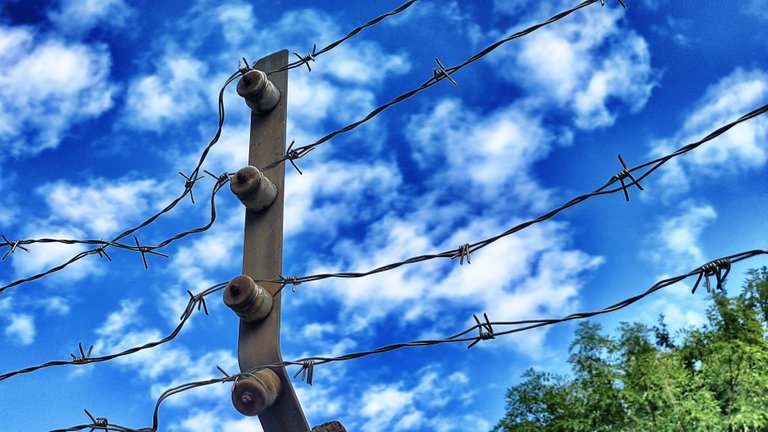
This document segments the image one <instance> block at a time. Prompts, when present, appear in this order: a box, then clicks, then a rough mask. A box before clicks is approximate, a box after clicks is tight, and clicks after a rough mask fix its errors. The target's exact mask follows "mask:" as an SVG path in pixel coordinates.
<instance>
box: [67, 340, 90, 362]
mask: <svg viewBox="0 0 768 432" xmlns="http://www.w3.org/2000/svg"><path fill="white" fill-rule="evenodd" d="M77 346H78V347H79V348H80V357H78V356H76V355H74V354H70V355H71V356H72V364H83V363H88V360H89V359H90V358H91V352H93V345H91V347H90V348H88V354H86V353H85V351H83V344H82V342H78V344H77Z"/></svg>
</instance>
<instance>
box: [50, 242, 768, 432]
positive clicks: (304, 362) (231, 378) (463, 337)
mask: <svg viewBox="0 0 768 432" xmlns="http://www.w3.org/2000/svg"><path fill="white" fill-rule="evenodd" d="M760 255H768V250H765V249H754V250H749V251H744V252H739V253H736V254H733V255H729V256H726V257H722V258H718V259H715V260H713V261H710V262H708V263H706V264H703V265H701V266H699V267H696V268H695V269H693V270H691V271H689V272H687V273H684V274H681V275H678V276H673V277H670V278H667V279H663V280H661V281H658V282H656V283H655V284H654V285H652V286H651V287H650V288H648V289H647V290H645V291H644V292H642V293H640V294H637V295H635V296H632V297H629V298H626V299H624V300H621V301H619V302H617V303H614V304H612V305H610V306H607V307H605V308H603V309H599V310H594V311H587V312H578V313H573V314H570V315H567V316H564V317H560V318H544V319H526V320H514V321H491V320H490V319H489V318H488V315H487V314H485V313H483V319H482V320H481V319H480V318H478V316H477V315H473V316H472V317H473V319H474V321H475V324H474V325H472V326H470V327H468V328H466V329H465V330H462V331H460V332H459V333H456V334H454V335H451V336H448V337H445V338H443V339H425V340H416V341H411V342H404V343H396V344H391V345H386V346H383V347H380V348H376V349H372V350H369V351H360V352H355V353H349V354H345V355H341V356H336V357H327V356H315V357H305V358H301V359H298V360H290V361H282V362H276V363H271V364H268V365H262V366H259V367H256V368H252V369H249V370H247V371H244V372H241V373H238V374H229V373H227V372H226V371H224V370H223V369H222V368H221V367H219V366H216V367H217V369H219V371H221V372H222V374H223V375H224V377H222V378H210V379H207V380H201V381H193V382H188V383H185V384H182V385H179V386H176V387H173V388H170V389H168V390H166V391H165V392H163V393H162V394H161V395H160V397H159V398H158V399H157V401H156V403H155V408H154V411H153V415H152V427H149V428H143V429H131V428H127V427H125V426H119V425H112V424H109V422H108V421H107V420H106V419H105V418H101V419H94V418H93V416H91V415H90V413H88V412H87V411H86V413H87V414H88V416H89V417H90V418H91V420H92V423H91V424H82V425H77V426H73V427H70V428H66V429H56V430H55V431H52V432H68V431H78V430H83V429H87V428H95V429H100V430H111V431H119V432H123V431H137V432H138V431H140V432H148V431H152V432H156V431H157V430H158V428H159V425H160V407H161V405H162V404H163V402H164V401H165V400H166V399H168V398H169V397H171V396H173V395H175V394H178V393H182V392H185V391H189V390H192V389H195V388H200V387H205V386H209V385H213V384H221V383H226V382H236V381H238V380H240V379H245V378H248V377H252V376H254V374H255V373H256V372H258V371H259V370H262V369H266V368H282V367H290V366H298V367H299V369H298V371H297V372H296V374H295V375H294V378H296V377H297V376H298V375H300V374H301V375H302V377H303V380H305V381H306V382H307V384H309V385H311V384H312V376H313V373H314V367H315V366H317V365H322V364H328V363H336V362H344V361H351V360H356V359H360V358H363V357H368V356H372V355H379V354H384V353H388V352H392V351H396V350H400V349H403V348H418V347H428V346H436V345H443V344H455V343H468V345H467V348H468V349H469V348H472V347H474V346H475V345H477V344H478V343H480V342H481V341H486V340H492V339H496V338H498V337H502V336H507V335H510V334H514V333H520V332H523V331H528V330H532V329H535V328H540V327H546V326H551V325H555V324H560V323H564V322H568V321H573V320H578V319H585V318H591V317H594V316H597V315H603V314H607V313H610V312H615V311H617V310H620V309H623V308H625V307H627V306H630V305H632V304H633V303H636V302H638V301H640V300H642V299H643V298H645V297H647V296H649V295H651V294H653V293H655V292H657V291H659V290H661V289H663V288H666V287H668V286H670V285H673V284H676V283H678V282H681V281H682V280H684V279H687V278H689V277H692V276H698V277H697V280H696V282H695V284H694V287H693V290H692V294H693V293H695V291H696V288H697V287H698V285H699V283H700V282H701V280H702V279H704V280H706V286H707V291H708V292H710V293H711V292H712V284H711V283H710V280H709V279H710V277H714V278H715V279H716V285H715V289H717V290H724V284H725V278H726V277H727V275H728V273H729V272H730V269H731V265H732V264H735V263H737V262H740V261H744V260H747V259H750V258H754V257H756V256H760ZM209 294H210V293H209ZM206 295H207V294H206ZM507 327H512V328H507ZM504 328H507V329H506V330H499V329H504ZM475 332H477V334H476V335H471V336H470V334H472V333H475ZM98 420H101V423H99V422H98Z"/></svg>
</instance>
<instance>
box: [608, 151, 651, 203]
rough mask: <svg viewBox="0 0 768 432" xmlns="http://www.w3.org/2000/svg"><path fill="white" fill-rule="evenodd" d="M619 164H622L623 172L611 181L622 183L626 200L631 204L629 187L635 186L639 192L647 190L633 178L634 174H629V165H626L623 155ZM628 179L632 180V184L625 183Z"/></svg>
mask: <svg viewBox="0 0 768 432" xmlns="http://www.w3.org/2000/svg"><path fill="white" fill-rule="evenodd" d="M619 162H621V167H622V170H621V172H619V173H618V174H616V175H615V176H613V178H612V179H611V182H615V181H618V182H619V183H621V190H622V191H624V198H625V199H626V200H627V202H629V192H627V188H628V187H629V186H632V185H635V186H637V188H638V189H639V190H645V189H643V187H642V186H641V185H640V182H638V181H637V180H636V179H635V177H633V176H632V173H631V172H629V168H627V164H626V163H624V158H622V157H621V154H619ZM626 178H629V179H630V180H632V183H630V184H626V183H624V179H626Z"/></svg>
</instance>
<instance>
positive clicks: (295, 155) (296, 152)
mask: <svg viewBox="0 0 768 432" xmlns="http://www.w3.org/2000/svg"><path fill="white" fill-rule="evenodd" d="M416 1H418V0H411V1H409V2H407V3H405V4H403V5H402V6H400V7H398V8H397V9H395V10H393V11H391V12H389V13H387V14H384V15H381V16H379V17H377V18H375V19H374V20H372V21H369V22H368V23H366V24H363V25H362V26H360V27H358V28H356V29H354V30H352V31H351V32H350V33H349V34H347V35H346V36H344V37H343V38H341V39H339V40H337V41H335V42H333V43H331V44H330V45H328V46H326V47H325V48H323V49H321V50H320V51H318V52H316V53H315V55H317V54H321V53H325V52H328V51H330V50H332V49H333V48H335V47H337V46H339V45H340V44H342V43H343V42H344V41H346V40H348V39H350V38H351V37H353V36H355V35H356V34H358V33H359V32H360V31H362V30H363V29H365V28H367V27H370V26H372V25H375V24H377V23H379V22H381V21H382V20H384V19H385V18H387V17H389V16H392V15H396V14H398V13H401V12H402V11H404V10H406V9H407V8H408V7H410V6H411V5H412V4H413V3H415V2H416ZM599 1H600V0H586V1H584V2H583V3H581V4H579V5H578V6H576V7H574V8H572V9H569V10H566V11H563V12H561V13H559V14H557V15H555V16H553V17H551V18H550V19H549V20H547V21H545V22H542V23H539V24H536V25H533V26H531V27H529V28H527V29H525V30H522V31H520V32H517V33H515V34H513V35H510V36H508V37H507V38H504V39H502V40H500V41H497V42H495V43H494V44H492V45H490V46H488V47H487V48H485V49H484V50H482V51H480V52H478V53H477V54H475V55H474V56H472V57H470V58H469V59H467V60H466V61H465V62H464V63H462V64H460V65H458V66H454V67H450V68H447V69H446V68H445V67H443V66H442V63H439V61H438V63H439V64H440V65H441V71H442V72H443V73H444V74H443V75H440V74H438V73H435V75H434V77H432V78H430V79H429V80H428V81H426V82H425V83H424V84H422V86H420V87H418V88H416V89H414V90H411V91H409V92H407V93H405V94H403V95H401V96H398V97H397V98H395V99H393V100H392V101H390V102H388V103H386V104H384V105H382V106H380V107H378V108H376V109H374V110H373V111H372V112H371V113H369V114H368V115H367V116H366V117H365V118H364V119H362V120H360V121H357V122H355V123H352V124H350V125H348V126H346V127H344V128H342V129H339V130H337V131H335V132H331V133H330V134H328V135H326V136H324V137H323V138H320V139H319V140H318V141H316V142H314V143H312V144H309V145H306V146H303V147H297V148H296V149H290V150H289V151H288V152H287V154H286V155H285V156H284V157H282V158H281V159H279V160H277V161H275V162H273V163H271V164H269V165H268V166H266V167H264V168H263V169H262V171H267V170H269V169H272V168H274V167H276V166H278V165H279V164H281V163H284V162H285V161H286V160H290V161H291V162H293V161H294V160H295V159H299V158H301V157H303V156H305V155H306V154H307V153H309V152H311V151H312V150H313V149H314V148H316V147H317V146H319V145H320V144H322V143H324V142H326V141H329V140H330V139H332V138H333V137H335V136H336V135H338V134H341V133H345V132H348V131H351V130H352V129H355V128H356V127H358V126H360V125H361V124H363V123H365V122H367V121H369V120H371V119H372V118H373V117H375V116H376V115H378V114H379V113H381V112H382V111H384V110H385V109H387V108H389V107H390V106H392V105H395V104H397V103H400V102H402V101H404V100H406V99H408V98H410V97H411V96H413V95H415V94H417V93H419V92H421V91H423V90H425V89H426V88H429V87H431V86H433V85H435V84H437V83H438V82H439V81H440V80H442V79H443V78H448V79H451V78H450V74H451V73H453V72H455V71H458V70H460V69H462V68H464V67H465V66H467V65H469V64H471V63H473V62H475V61H477V60H479V59H480V58H482V57H484V56H485V55H487V54H489V53H490V52H491V51H493V50H495V49H496V48H498V47H499V46H501V45H503V44H505V43H507V42H509V41H511V40H514V39H517V38H520V37H522V36H525V35H527V34H530V33H532V32H533V31H535V30H537V29H539V28H541V27H544V26H546V25H549V24H552V23H554V22H556V21H558V20H560V19H562V18H564V17H566V16H568V15H570V14H571V13H573V12H575V11H577V10H579V9H582V8H584V7H586V6H589V5H591V4H593V3H596V2H599ZM303 63H306V62H305V61H303V60H302V61H299V62H294V63H293V66H291V65H288V66H290V68H294V67H297V66H300V65H301V64H303ZM288 66H286V67H288ZM244 71H245V69H240V70H238V71H236V72H234V73H233V74H232V75H230V76H229V78H227V80H226V81H225V83H224V85H223V86H222V87H221V89H220V90H219V97H218V112H219V121H218V127H217V130H216V133H215V134H214V137H213V138H212V139H211V141H210V142H209V144H208V145H207V146H206V147H205V148H204V149H203V151H202V153H201V155H200V159H199V161H198V163H197V165H196V166H195V168H194V169H193V170H192V172H191V174H190V175H189V176H184V177H185V178H186V179H187V182H186V184H185V188H184V191H183V192H182V193H181V194H180V195H179V196H178V197H177V198H176V199H174V200H173V201H171V203H169V204H168V205H167V206H166V207H165V208H164V209H162V210H160V211H159V212H158V213H156V214H154V215H152V216H151V217H150V218H148V219H147V220H145V221H144V222H142V223H141V224H139V225H137V226H135V227H132V228H129V229H127V230H126V231H124V232H122V233H120V234H119V235H117V236H116V237H115V238H113V239H112V240H111V241H108V242H103V241H96V240H79V241H78V240H71V239H60V240H57V239H37V240H35V239H31V240H19V241H14V242H11V241H7V240H6V241H5V243H0V247H2V246H8V247H10V248H11V249H10V251H13V250H14V249H15V248H16V247H18V246H24V245H29V244H33V243H53V242H56V243H63V244H78V243H79V244H93V245H98V247H96V248H94V249H91V250H87V251H83V252H80V253H78V254H77V255H75V256H74V257H72V258H70V259H69V260H68V261H66V262H64V263H62V264H59V265H57V266H55V267H52V268H50V269H48V270H46V271H43V272H41V273H38V274H35V275H32V276H29V277H26V278H21V279H18V280H15V281H13V282H11V283H8V284H6V285H4V286H2V287H0V294H2V293H3V292H4V291H6V290H7V289H9V288H12V287H15V286H18V285H21V284H24V283H27V282H31V281H34V280H37V279H40V278H42V277H45V276H48V275H50V274H53V273H56V272H58V271H61V270H63V269H65V268H67V267H69V266H70V265H72V264H73V263H75V262H77V261H79V260H81V259H83V258H85V257H86V256H89V255H94V254H98V255H102V253H106V251H105V248H106V247H107V246H114V247H117V248H120V249H124V250H129V251H135V252H141V253H142V258H143V259H144V261H145V266H146V258H145V257H144V254H145V253H154V254H158V255H163V254H160V253H158V252H157V250H158V249H161V248H163V247H165V246H167V245H169V244H170V243H172V242H174V241H176V240H180V239H182V238H184V237H186V236H188V235H190V234H196V233H200V232H203V231H206V230H207V229H209V228H210V227H211V226H212V225H213V222H214V220H213V219H211V221H210V223H209V224H206V225H205V226H204V227H201V228H196V229H192V230H189V231H185V232H182V233H180V234H178V235H175V236H173V237H171V238H169V239H167V240H165V241H163V242H161V243H160V244H158V245H155V246H140V245H138V240H137V245H136V246H129V245H125V244H122V243H120V240H121V239H123V238H125V237H127V236H129V235H132V234H134V233H136V232H137V231H139V230H141V229H143V228H145V227H147V226H148V225H150V224H152V223H154V222H155V221H156V220H157V219H159V218H160V217H161V216H162V215H164V214H166V213H168V212H170V211H171V210H173V209H174V208H175V207H176V206H177V205H178V203H179V202H181V200H183V199H184V198H185V197H186V196H187V195H188V194H191V193H192V187H193V186H194V185H195V183H196V182H197V181H198V180H199V179H200V178H202V177H199V175H200V170H201V168H202V165H203V163H204V161H205V159H206V157H207V155H208V153H209V152H210V150H211V148H212V147H213V146H214V145H215V144H216V143H217V142H218V141H219V138H220V137H221V133H222V129H223V126H224V118H225V111H224V91H225V90H226V88H227V86H228V85H229V84H231V83H232V82H233V81H234V80H236V79H237V78H239V77H240V76H242V75H243V73H244ZM274 72H277V71H273V73H274ZM182 175H183V174H182ZM211 176H213V175H211ZM213 177H214V178H215V176H213ZM220 182H221V178H218V183H217V186H218V187H220V186H221V185H220V184H219V183H220ZM217 191H218V188H217V187H215V188H214V192H213V193H212V196H211V199H212V200H213V195H215V193H216V192H217ZM192 199H193V200H194V197H193V198H192ZM212 212H213V213H215V209H213V210H212ZM6 256H7V254H6ZM163 256H164V255H163ZM107 258H109V255H107ZM110 260H111V259H110ZM382 271H383V270H382Z"/></svg>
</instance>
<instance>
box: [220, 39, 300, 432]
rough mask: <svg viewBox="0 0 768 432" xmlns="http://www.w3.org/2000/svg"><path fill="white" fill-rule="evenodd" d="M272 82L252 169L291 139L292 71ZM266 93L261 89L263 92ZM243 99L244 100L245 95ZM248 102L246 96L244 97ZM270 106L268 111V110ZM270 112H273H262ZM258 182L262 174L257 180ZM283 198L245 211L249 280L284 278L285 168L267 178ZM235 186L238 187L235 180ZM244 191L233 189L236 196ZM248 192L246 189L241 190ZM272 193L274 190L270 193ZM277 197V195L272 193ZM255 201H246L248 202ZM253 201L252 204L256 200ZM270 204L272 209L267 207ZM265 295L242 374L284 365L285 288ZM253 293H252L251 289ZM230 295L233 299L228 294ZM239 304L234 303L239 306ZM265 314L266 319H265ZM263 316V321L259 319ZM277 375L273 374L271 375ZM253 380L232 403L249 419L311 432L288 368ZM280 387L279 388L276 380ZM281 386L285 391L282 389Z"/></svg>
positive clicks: (246, 344) (243, 340)
mask: <svg viewBox="0 0 768 432" xmlns="http://www.w3.org/2000/svg"><path fill="white" fill-rule="evenodd" d="M286 64H288V51H280V52H277V53H274V54H271V55H269V56H267V57H265V58H263V59H261V60H259V61H258V62H256V64H255V65H254V69H256V70H259V71H272V70H275V69H279V68H280V67H282V66H284V65H286ZM265 77H266V76H265V75H263V74H253V73H251V74H250V75H247V77H244V78H243V79H242V80H243V82H241V83H239V84H238V93H241V91H240V90H241V88H242V87H248V86H251V87H253V86H254V85H255V84H254V83H256V84H259V85H261V84H262V83H260V82H257V80H261V79H262V78H265ZM269 81H270V82H271V83H272V84H273V85H274V87H275V88H276V89H277V90H278V91H279V100H278V101H277V103H276V105H275V104H274V100H266V99H269V98H273V96H274V92H273V91H272V90H273V89H271V88H270V89H268V90H267V91H266V92H265V93H266V96H265V98H266V99H265V100H266V104H258V103H254V101H253V100H251V101H249V103H248V106H250V107H251V108H252V109H253V110H254V112H252V113H251V138H250V146H249V155H248V165H250V166H253V167H257V168H259V167H264V166H266V165H268V164H270V163H272V162H274V161H276V160H278V159H280V158H282V157H283V155H284V154H285V137H286V121H287V114H288V108H287V102H288V71H283V72H277V73H273V74H271V75H270V76H269ZM257 90H258V91H262V90H261V89H257ZM241 95H243V94H242V93H241ZM243 96H244V97H247V96H246V95H243ZM265 106H266V109H264V107H265ZM257 110H259V111H265V110H266V111H267V112H256V111H257ZM252 174H253V173H250V172H246V173H245V174H243V176H241V177H243V178H242V179H241V180H243V182H242V183H244V182H246V181H250V180H249V179H251V178H252V177H251V175H252ZM256 175H257V176H258V174H256ZM263 175H264V176H266V177H267V178H268V179H269V181H270V182H271V184H272V185H274V189H276V190H277V194H276V196H275V197H274V201H272V202H267V201H269V200H256V201H257V205H258V207H252V206H251V207H252V208H256V209H257V211H254V210H252V209H250V208H247V209H246V211H245V247H244V251H243V252H244V256H243V274H244V275H247V276H250V277H251V278H253V279H256V280H259V279H261V280H264V279H279V278H280V275H281V272H282V260H283V199H284V197H285V190H284V180H285V167H284V165H282V164H281V165H278V166H277V167H275V168H273V169H271V170H269V171H268V172H265V173H263ZM234 181H237V179H235V180H234ZM237 186H238V185H233V191H235V189H237ZM239 186H244V185H239ZM269 189H270V191H271V190H272V187H269ZM270 193H271V192H270ZM246 201H249V200H245V201H244V202H246ZM251 201H252V200H251ZM264 203H266V204H264ZM259 285H261V287H263V289H264V290H266V291H267V292H269V294H271V295H272V308H271V311H269V312H268V313H267V315H266V316H265V317H263V319H261V318H260V320H256V322H246V320H241V321H240V337H239V341H238V353H237V355H238V361H239V363H240V370H241V371H247V370H249V369H252V368H255V367H258V366H263V365H266V364H272V363H277V362H281V361H282V355H281V353H280V299H281V295H280V294H279V292H278V290H279V289H280V285H279V284H274V283H260V284H259ZM234 286H235V293H232V292H229V293H228V294H229V295H230V296H232V295H233V294H235V295H234V298H235V300H236V297H237V294H239V290H240V289H241V287H246V286H248V284H247V283H246V281H242V280H240V281H239V282H235V283H234ZM251 289H252V287H251ZM225 295H227V293H225ZM233 301H234V300H233ZM259 314H263V312H262V313H259ZM259 314H257V316H258V315H259ZM270 370H271V371H272V372H274V374H271V373H269V371H270ZM264 371H266V372H265V373H262V374H260V375H259V376H257V377H255V378H254V379H253V380H250V381H249V380H243V381H241V382H238V383H237V384H236V385H235V387H234V388H233V394H232V399H233V403H234V404H235V407H236V408H237V409H238V411H240V412H241V413H243V414H246V415H254V414H257V415H258V416H259V421H260V422H261V425H262V428H263V429H264V431H265V432H308V431H309V425H308V423H307V420H306V418H305V417H304V412H303V411H302V409H301V405H300V404H299V400H298V398H297V397H296V393H295V391H294V390H293V386H292V384H291V380H290V378H289V376H288V374H287V372H286V370H285V368H274V369H265V370H264ZM273 375H276V377H277V378H279V382H275V376H273ZM277 384H279V385H277Z"/></svg>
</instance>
